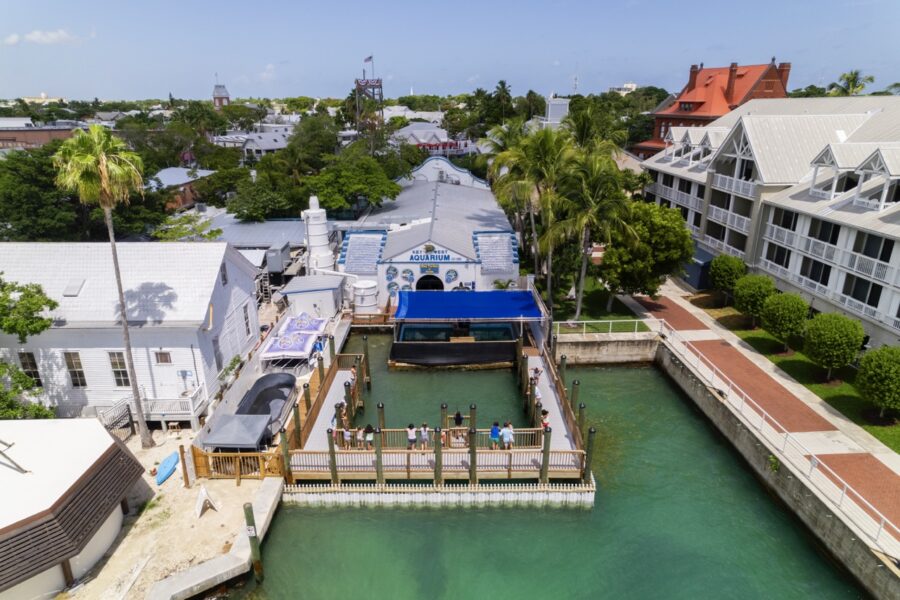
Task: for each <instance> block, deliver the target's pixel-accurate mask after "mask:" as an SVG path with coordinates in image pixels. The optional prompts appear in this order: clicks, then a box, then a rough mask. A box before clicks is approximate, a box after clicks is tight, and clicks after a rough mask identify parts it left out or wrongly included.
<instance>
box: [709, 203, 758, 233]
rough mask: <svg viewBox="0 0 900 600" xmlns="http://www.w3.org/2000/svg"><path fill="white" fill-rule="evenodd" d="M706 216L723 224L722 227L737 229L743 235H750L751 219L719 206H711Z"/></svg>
mask: <svg viewBox="0 0 900 600" xmlns="http://www.w3.org/2000/svg"><path fill="white" fill-rule="evenodd" d="M706 216H707V217H709V218H711V219H712V220H713V221H716V222H718V223H721V224H722V225H727V226H728V227H731V228H732V229H736V230H737V231H740V232H741V233H750V219H748V218H747V217H742V216H741V215H739V214H736V213H733V212H731V211H728V210H725V209H724V208H719V207H718V206H710V207H709V212H708V213H707V214H706Z"/></svg>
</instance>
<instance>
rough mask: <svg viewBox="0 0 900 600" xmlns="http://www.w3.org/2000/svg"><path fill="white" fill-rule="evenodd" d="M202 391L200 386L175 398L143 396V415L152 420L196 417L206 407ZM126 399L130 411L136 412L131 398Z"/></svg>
mask: <svg viewBox="0 0 900 600" xmlns="http://www.w3.org/2000/svg"><path fill="white" fill-rule="evenodd" d="M203 390H204V388H203V386H200V387H198V388H197V389H195V390H193V391H191V392H189V393H185V395H183V396H180V397H177V398H147V397H146V396H144V397H143V398H142V399H141V404H142V405H143V408H144V415H145V416H146V417H147V418H148V419H154V420H155V419H158V418H163V417H168V418H171V417H193V416H197V415H198V414H199V413H200V411H201V410H202V409H203V408H204V406H205V405H206V400H207V398H206V394H205V393H204V391H203ZM142 395H143V394H142ZM127 399H128V400H129V401H130V402H131V408H132V411H133V412H137V410H136V407H135V406H134V401H133V399H132V398H131V397H128V398H127Z"/></svg>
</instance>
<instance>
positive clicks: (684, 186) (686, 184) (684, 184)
mask: <svg viewBox="0 0 900 600" xmlns="http://www.w3.org/2000/svg"><path fill="white" fill-rule="evenodd" d="M678 191H679V192H684V193H685V194H690V193H691V181H690V180H689V179H679V180H678Z"/></svg>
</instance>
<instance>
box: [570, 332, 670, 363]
mask: <svg viewBox="0 0 900 600" xmlns="http://www.w3.org/2000/svg"><path fill="white" fill-rule="evenodd" d="M658 345H659V337H658V336H657V334H656V333H654V332H652V331H647V332H639V333H585V334H581V333H567V334H564V335H560V336H559V338H558V339H557V342H556V356H557V357H559V356H562V355H563V354H565V355H566V361H567V363H568V364H570V365H590V364H618V363H637V362H652V361H653V360H654V359H655V357H656V347H657V346H658Z"/></svg>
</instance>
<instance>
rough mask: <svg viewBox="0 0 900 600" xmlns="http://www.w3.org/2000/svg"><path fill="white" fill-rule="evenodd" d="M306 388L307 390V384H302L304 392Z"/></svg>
mask: <svg viewBox="0 0 900 600" xmlns="http://www.w3.org/2000/svg"><path fill="white" fill-rule="evenodd" d="M307 388H309V382H305V383H304V384H303V389H304V390H305V389H307Z"/></svg>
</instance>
